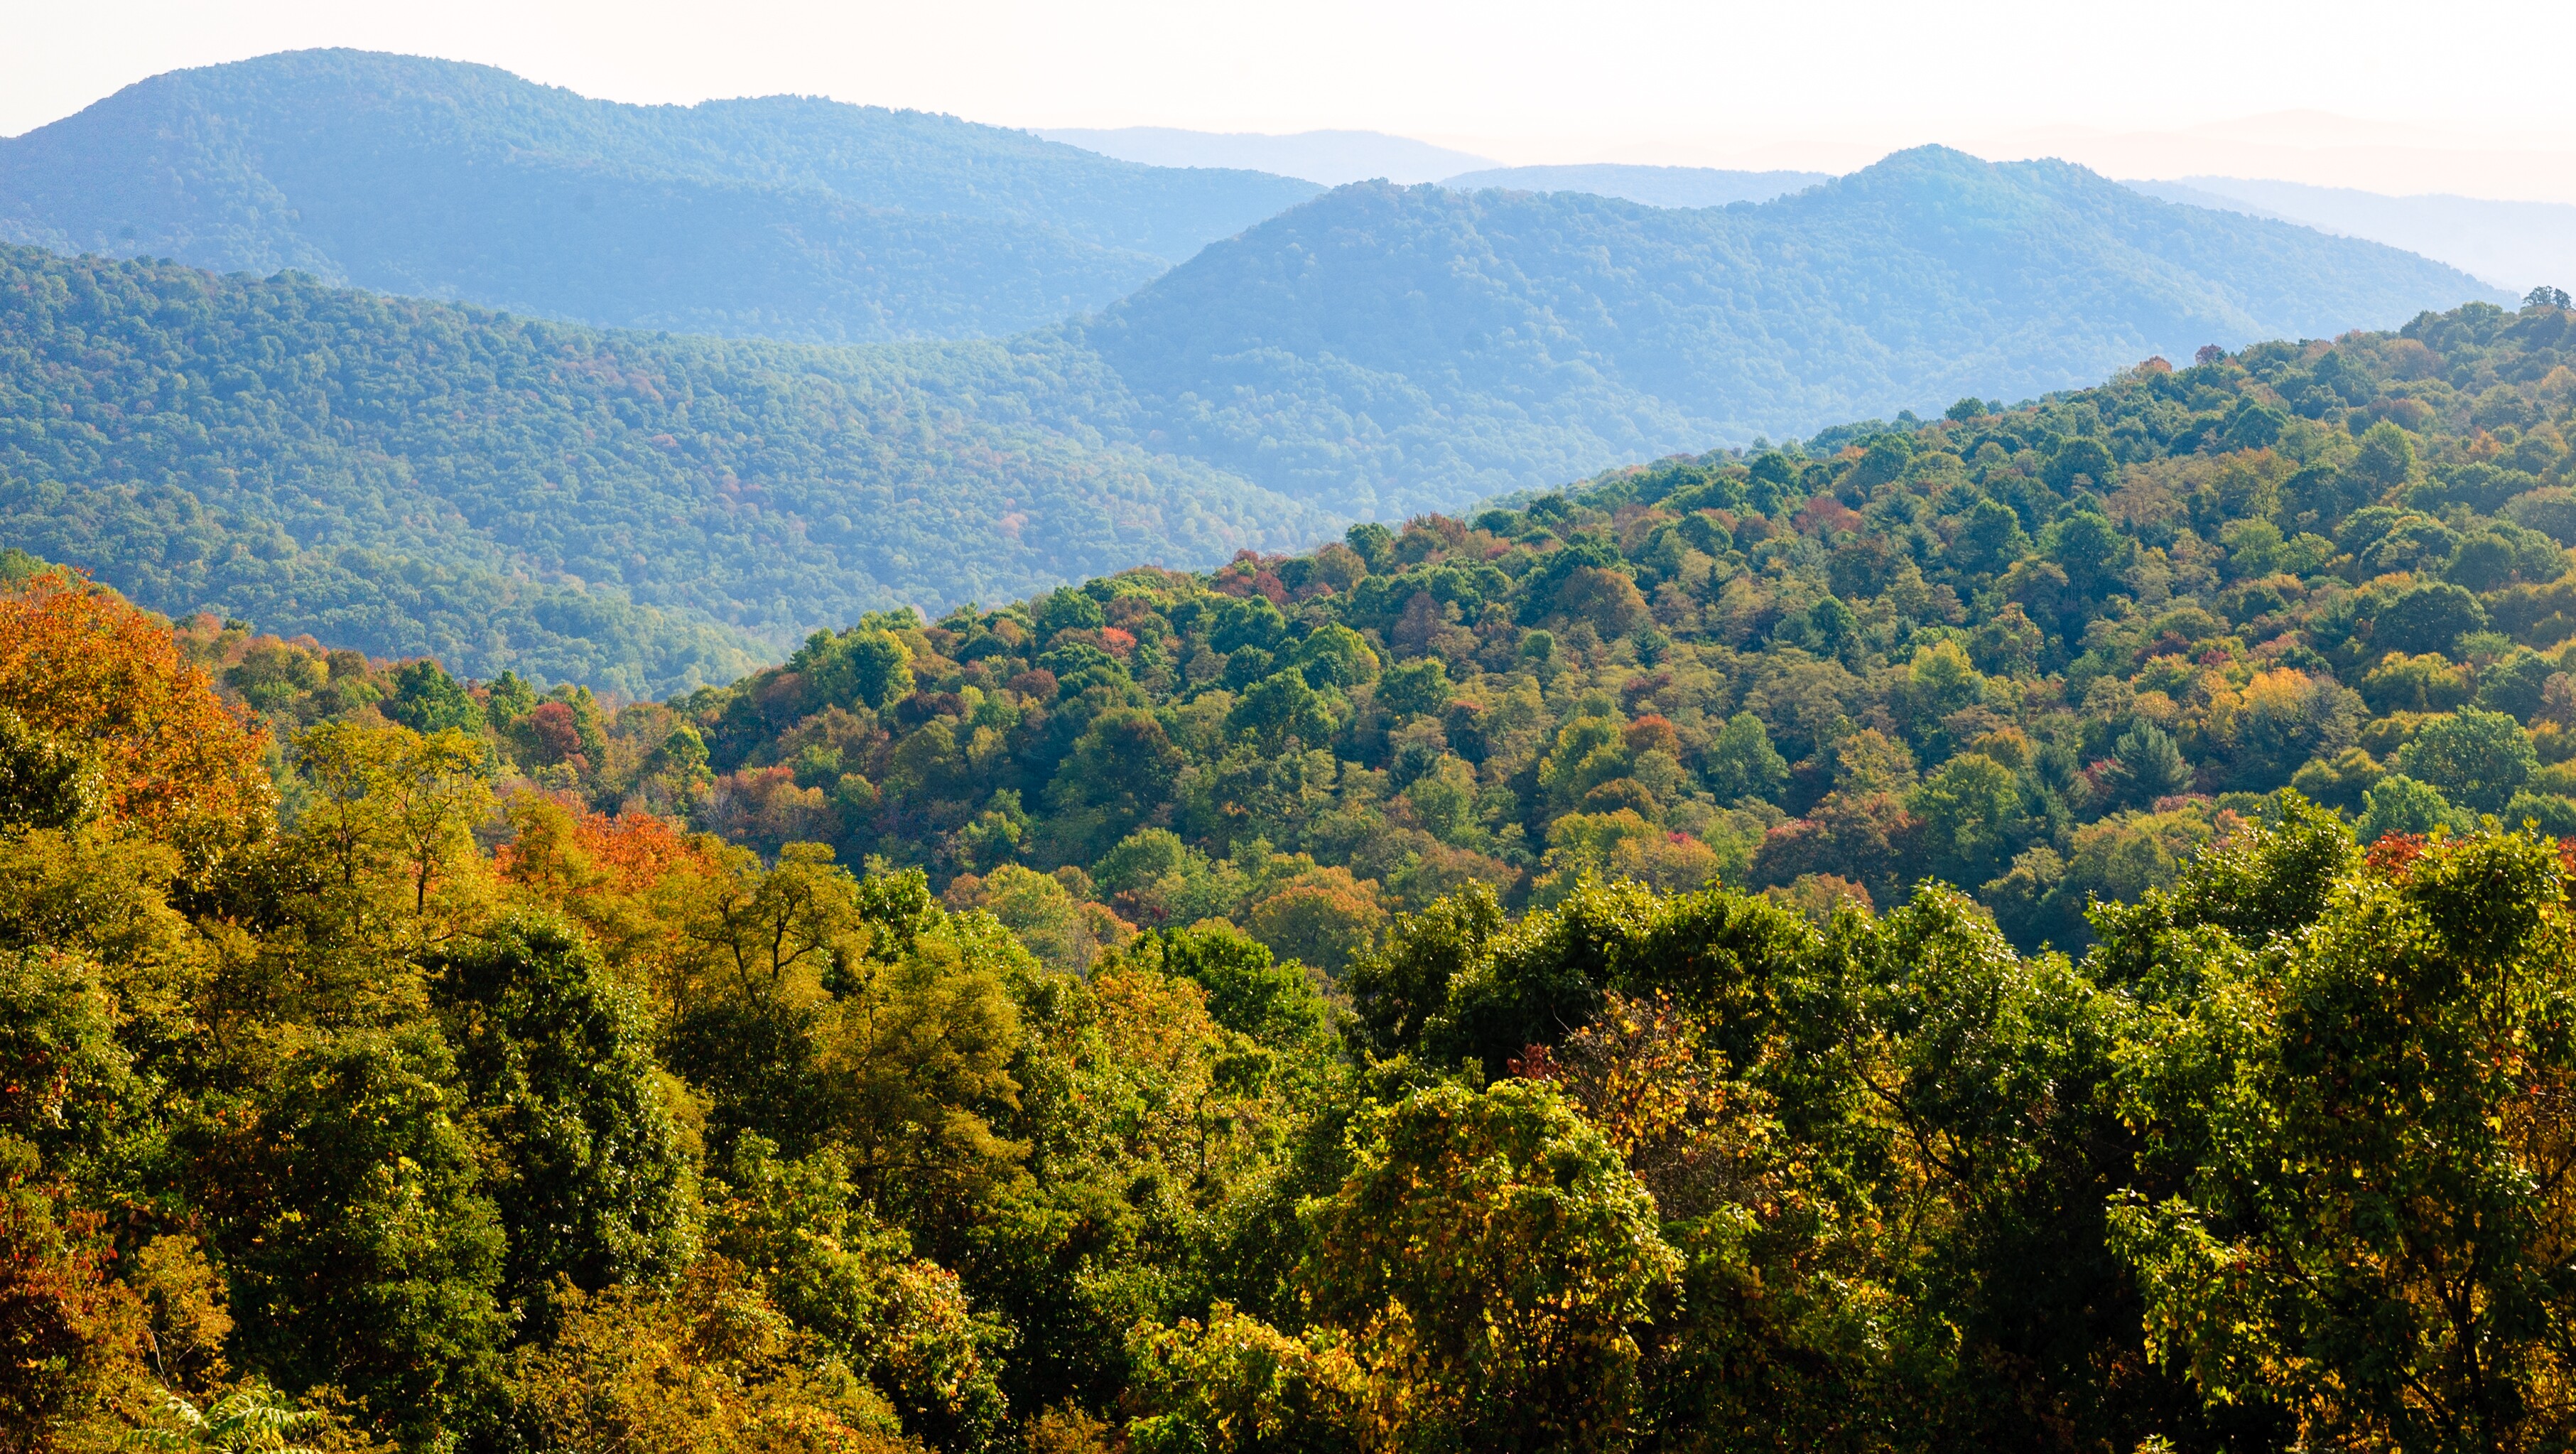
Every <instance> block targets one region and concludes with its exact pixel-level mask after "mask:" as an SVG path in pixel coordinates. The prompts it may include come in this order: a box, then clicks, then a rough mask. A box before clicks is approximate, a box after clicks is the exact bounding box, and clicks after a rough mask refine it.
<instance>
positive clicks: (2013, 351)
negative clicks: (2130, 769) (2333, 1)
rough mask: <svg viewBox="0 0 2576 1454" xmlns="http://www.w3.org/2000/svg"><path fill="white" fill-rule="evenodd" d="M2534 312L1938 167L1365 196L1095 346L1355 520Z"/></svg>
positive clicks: (1925, 157)
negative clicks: (1790, 181) (1897, 417)
mask: <svg viewBox="0 0 2576 1454" xmlns="http://www.w3.org/2000/svg"><path fill="white" fill-rule="evenodd" d="M2473 299H2484V300H2492V301H2510V299H2508V298H2507V297H2506V296H2505V295H2503V294H2501V293H2500V292H2498V291H2497V290H2496V289H2495V288H2493V287H2491V286H2489V285H2487V284H2484V283H2481V282H2479V281H2478V280H2477V279H2475V278H2473V277H2470V276H2469V275H2468V274H2466V273H2463V272H2460V271H2459V270H2457V269H2455V268H2450V267H2446V266H2443V265H2442V264H2439V263H2435V262H2431V261H2429V260H2427V259H2424V258H2421V257H2417V256H2414V255H2412V254H2409V253H2404V252H2399V251H2397V250H2396V249H2393V248H2389V247H2383V246H2381V245H2379V244H2377V243H2371V242H2363V241H2359V240H2356V239H2351V238H2342V237H2329V236H2326V235H2325V234H2323V233H2319V232H2315V231H2312V230H2310V229H2307V228H2304V227H2297V226H2292V225H2290V224H2287V223H2282V222H2276V221H2269V220H2265V219H2260V218H2254V217H2247V216H2243V215H2240V214H2236V213H2229V212H2214V211H2208V210H2204V209H2201V208H2196V207H2184V206H2177V205H2174V204H2171V203H2167V202H2161V201H2157V200H2155V199H2153V198H2149V197H2145V196H2142V195H2140V194H2139V193H2137V192H2133V191H2131V190H2129V189H2128V188H2126V187H2122V186H2120V185H2118V184H2117V183H2114V182H2111V181H2108V180H2106V179H2104V178H2102V177H2100V176H2098V175H2096V174H2094V173H2092V172H2089V171H2086V170H2084V169H2083V168H2081V167H2076V166H2070V165H2068V164H2066V163H2063V162H2017V163H2009V164H2003V165H1996V164H1991V163H1987V162H1982V161H1979V160H1977V159H1976V158H1974V157H1970V156H1967V155H1964V154H1962V153H1960V152H1956V151H1950V150H1947V149H1944V148H1939V147H1924V148H1919V149H1917V150H1913V151H1907V152H1899V153H1897V154H1896V155H1894V156H1891V157H1889V158H1887V159H1886V160H1884V161H1881V162H1879V163H1878V164H1877V165H1875V166H1872V167H1868V168H1866V169H1864V170H1862V171H1859V172H1855V173H1853V174H1852V175H1850V176H1847V177H1842V178H1839V179H1836V180H1832V181H1828V182H1825V183H1822V184H1820V185H1818V186H1815V187H1811V188H1809V189H1807V190H1804V191H1800V192H1797V193H1794V194H1792V195H1790V196H1786V197H1782V198H1779V199H1778V200H1775V201H1772V202H1767V203H1764V204H1761V205H1759V206H1752V207H1727V208H1720V209H1710V210H1699V211H1675V210H1668V209H1661V208H1654V207H1646V206H1640V205H1638V204H1636V203H1633V202H1626V201H1619V200H1615V199H1611V198H1605V197H1599V196H1590V195H1585V194H1582V193H1576V192H1538V193H1533V192H1504V191H1484V192H1472V193H1471V192H1459V191H1453V190H1447V189H1443V188H1439V187H1411V188H1399V187H1390V186H1384V185H1367V184H1362V185H1356V186H1350V187H1344V188H1341V189H1339V190H1337V191H1334V192H1331V193H1328V194H1326V195H1324V196H1322V197H1319V198H1317V199H1315V200H1314V201H1312V202H1309V203H1306V204H1305V205H1303V206H1301V207H1298V208H1296V209H1294V210H1292V211H1290V212H1288V213H1286V214H1284V215H1282V216H1280V217H1277V218H1274V219H1272V220H1271V221H1269V222H1266V223H1263V224H1262V225H1261V226H1259V227H1256V228H1254V229H1252V230H1251V231H1249V232H1247V233H1245V234H1243V235H1242V236H1241V237H1237V238H1233V239H1230V240H1228V241H1226V242H1222V243H1218V244H1216V245H1214V246H1211V247H1210V248H1208V249H1207V250H1206V251H1205V252H1203V253H1201V254H1199V256H1197V257H1196V258H1193V259H1192V260H1190V261H1189V262H1188V263H1186V264H1183V265H1182V266H1181V267H1179V268H1176V269H1174V270H1173V271H1172V272H1170V273H1168V274H1166V275H1164V276H1163V277H1161V278H1158V279H1156V280H1155V281H1154V282H1153V283H1151V284H1149V285H1148V286H1146V287H1145V288H1144V289H1143V290H1141V291H1140V292H1138V293H1137V294H1136V295H1135V296H1134V297H1132V298H1129V299H1127V300H1125V301H1124V302H1121V303H1119V304H1118V305H1117V306H1116V307H1113V308H1111V309H1109V310H1108V311H1107V312H1106V313H1104V314H1103V315H1102V316H1101V317H1100V318H1099V319H1097V320H1096V321H1093V322H1091V323H1088V324H1085V325H1082V326H1081V327H1080V328H1079V329H1078V330H1076V331H1077V332H1078V333H1079V335H1080V337H1081V338H1082V339H1083V340H1084V341H1085V342H1086V343H1087V344H1088V345H1089V346H1090V347H1091V348H1093V349H1095V350H1097V351H1098V352H1099V354H1100V355H1101V357H1102V358H1103V359H1104V360H1106V361H1107V363H1108V364H1109V366H1110V367H1111V368H1112V369H1114V370H1115V371H1116V373H1117V374H1118V376H1119V378H1120V379H1121V380H1123V381H1124V383H1125V385H1126V387H1127V389H1128V391H1129V392H1130V393H1131V394H1132V395H1133V396H1134V397H1135V400H1136V408H1137V412H1136V414H1135V415H1134V421H1135V426H1136V427H1138V428H1140V429H1142V430H1144V431H1147V432H1148V434H1149V435H1150V437H1152V438H1153V439H1155V440H1157V441H1158V447H1160V448H1163V449H1168V450H1172V451H1174V452H1178V453H1183V454H1188V455H1192V456H1195V457H1197V458H1199V459H1201V460H1204V461H1207V462H1208V463H1211V464H1215V465H1218V466H1220V467H1222V468H1225V469H1228V470H1232V471H1234V472H1236V473H1238V474H1241V475H1242V476H1244V477H1246V478H1248V479H1251V480H1254V481H1257V482H1258V483H1260V484H1262V485H1264V486H1266V487H1268V488H1270V489H1273V490H1276V491H1279V492H1280V493H1282V494H1285V495H1287V496H1289V497H1291V498H1293V499H1298V500H1302V501H1305V502H1308V503H1310V504H1315V505H1320V506H1323V507H1324V508H1327V509H1331V510H1334V511H1338V512H1341V513H1344V514H1349V515H1374V516H1382V517H1389V518H1392V517H1396V516H1400V515H1403V514H1405V513H1407V512H1409V511H1415V510H1423V509H1455V508H1458V507H1461V506H1463V505H1465V504H1466V503H1468V502H1470V501H1473V500H1475V499H1478V498H1481V497H1484V496H1487V495H1491V494H1495V493H1499V492H1502V491H1507V490H1516V489H1525V488H1530V487H1536V486H1545V485H1552V484H1555V483H1558V482H1560V481H1564V480H1568V479H1574V478H1579V477H1581V476H1583V475H1585V474H1587V473H1589V472H1591V471H1593V470H1596V469H1599V468H1602V467H1604V466H1606V465H1608V464H1610V463H1613V462H1616V461H1621V460H1629V459H1639V458H1651V457H1653V456H1657V455H1661V454H1666V453H1670V452H1674V451H1680V450H1704V449H1707V448H1710V447H1712V446H1715V445H1721V444H1743V443H1745V442H1747V441H1749V440H1751V439H1752V438H1754V437H1755V436H1756V435H1769V436H1771V437H1772V438H1775V439H1777V438H1787V437H1793V436H1803V435H1805V434H1808V433H1811V432H1813V431H1814V430H1816V429H1818V428H1820V427H1822V426H1823V425H1824V424H1826V423H1828V422H1831V421H1833V420H1838V419H1852V418H1868V417H1872V416H1877V417H1886V416H1888V415H1892V414H1894V413H1896V412H1897V411H1899V410H1902V409H1913V410H1917V411H1924V410H1937V409H1940V408H1942V407H1944V406H1946V405H1947V404H1949V403H1950V402H1951V401H1952V400H1954V399H1956V398H1959V397H1961V396H1963V395H1969V394H1974V395H1976V396H1978V397H1980V398H1989V397H1997V396H2001V397H2004V398H2020V397H2028V396H2031V395H2035V394H2039V393H2043V392H2047V391H2050V390H2054V389H2062V388H2068V387H2072V386H2075V385H2079V384H2085V383H2090V382H2098V381H2099V380H2101V379H2102V378H2104V377H2106V376H2107V375H2109V374H2111V373H2113V372H2115V371H2117V370H2119V369H2121V368H2124V367H2127V366H2129V365H2131V364H2134V363H2136V362H2138V361H2139V360H2141V359H2144V358H2146V357H2148V356H2149V355H2151V354H2164V355H2167V356H2169V357H2175V358H2181V359H2188V358H2189V357H2190V355H2191V353H2192V350H2194V349H2195V348H2197V347H2199V346H2200V345H2202V344H2206V343H2216V344H2220V345H2223V346H2227V347H2235V346H2238V345H2241V344H2244V343H2247V342H2251V341H2253V340H2256V339H2263V338H2274V337H2291V338H2297V337H2331V336H2333V335H2335V334H2339V333H2342V332H2344V331H2345V330H2347V329H2351V328H2359V327H2384V326H2392V325H2395V324H2398V323H2402V322H2404V321H2405V320H2406V319H2408V318H2410V317H2412V316H2413V315H2414V314H2416V313H2417V312H2419V311H2421V310H2423V309H2427V308H2450V307H2456V306H2457V305H2459V304H2460V303H2462V302H2466V301H2470V300H2473Z"/></svg>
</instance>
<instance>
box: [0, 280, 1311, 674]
mask: <svg viewBox="0 0 2576 1454" xmlns="http://www.w3.org/2000/svg"><path fill="white" fill-rule="evenodd" d="M1118 407H1120V405H1119V403H1118V400H1117V398H1116V394H1115V384H1114V381H1105V380H1103V379H1101V378H1100V377H1099V376H1098V373H1097V369H1096V366H1094V365H1093V364H1092V362H1091V361H1090V360H1088V359H1087V358H1085V357H1083V356H1081V355H1079V354H1072V353H1066V352H1063V351H1058V352H1057V353H1055V354H1053V355H1049V354H1044V353H1040V352H1038V351H1035V350H1024V351H1022V352H1019V353H1013V352H1011V351H1009V350H1006V349H1005V348H1003V347H1002V346H1001V345H998V344H954V345H915V346H904V347H892V348H885V349H878V350H847V349H840V350H835V349H815V348H804V347H798V346H794V345H787V344H772V343H740V342H733V343H729V342H722V341H716V340H708V339H670V338H655V337H650V336H645V335H639V334H631V333H630V334H617V333H602V332H598V331H595V330H590V329H585V328H579V327H576V326H572V325H567V324H552V323H542V322H534V321H529V320H524V319H511V318H507V317H503V316H498V315H495V314H492V313H488V312H485V311H482V310H479V309H473V308H466V307H459V306H454V305H448V304H438V303H422V302H414V301H407V300H400V299H385V298H380V297H376V296H374V295H371V294H366V293H360V292H355V291H351V290H347V289H336V288H330V287H326V286H324V285H322V284H319V283H316V282H314V281H312V280H311V279H309V278H302V277H298V276H295V275H292V274H290V275H287V276H285V277H282V278H278V279H272V280H268V281H264V282H263V281H257V280H252V279H246V278H215V277H211V276H209V275H207V274H204V273H202V272H196V271H193V270H189V269H183V268H178V267H175V266H164V265H153V264H139V263H113V262H106V261H102V260H98V259H84V260H65V259H60V258H55V257H51V256H48V255H46V254H43V253H38V252H35V251H32V250H21V249H7V250H0V533H5V534H6V536H7V537H8V538H9V540H10V541H11V542H12V543H17V544H22V545H24V546H26V547H27V548H29V549H32V550H35V551H36V552H37V553H38V554H41V555H44V556H45V557H47V558H48V559H54V560H60V561H63V562H65V563H68V564H73V565H79V566H83V567H86V568H89V569H92V570H94V571H96V572H97V573H98V574H99V575H100V576H101V577H102V578H103V579H106V580H107V581H109V582H110V583H112V584H114V585H116V586H118V587H119V588H120V589H123V590H126V591H127V592H129V593H130V594H132V595H134V596H135V597H136V598H137V599H138V600H141V601H143V602H144V603H145V604H147V605H151V606H153V607H155V608H156V609H160V610H164V611H171V612H182V611H190V610H195V609H198V608H200V607H211V608H213V609H217V610H219V611H224V612H228V613H231V614H237V615H243V616H250V617H255V618H256V619H258V620H259V621H260V622H261V623H262V624H263V625H266V626H268V627H269V628H270V629H274V630H283V631H290V632H292V631H313V632H315V633H316V634H318V635H323V636H326V637H328V638H329V639H332V640H334V641H338V642H342V643H345V644H348V645H353V646H358V647H362V648H364V649H366V650H369V651H372V652H376V653H378V654H397V653H410V652H419V651H429V650H435V651H438V652H439V653H440V654H441V655H443V656H447V657H448V658H449V659H451V660H452V661H454V662H455V663H456V664H457V665H458V666H459V667H460V668H461V669H464V670H469V671H475V672H478V673H479V672H490V671H495V670H498V669H500V668H501V667H503V666H514V667H516V669H518V670H520V671H521V672H523V673H526V672H531V671H533V672H535V673H537V674H539V675H541V676H547V677H553V678H566V677H569V678H574V679H580V680H589V681H597V682H600V683H602V684H607V685H618V686H620V687H622V688H624V689H625V690H629V691H644V690H652V691H657V692H658V691H664V690H670V689H673V688H674V687H675V686H680V685H687V684H690V683H691V682H694V681H703V680H716V679H721V678H722V677H723V676H725V675H727V674H730V672H732V671H738V670H740V669H741V666H742V664H743V663H744V662H745V661H747V660H748V659H749V658H747V657H744V656H743V655H741V653H743V652H745V651H751V652H755V653H757V654H758V655H762V656H767V655H769V654H770V653H772V652H779V651H783V649H784V648H785V647H786V646H788V645H789V644H792V643H793V642H794V641H796V640H798V639H801V638H802V636H803V635H804V634H805V633H806V632H807V631H809V630H811V629H813V628H814V627H816V626H820V625H824V624H830V623H838V622H841V621H845V620H848V619H850V618H852V617H854V616H856V615H857V614H858V613H860V612H862V611H866V610H871V609H879V608H883V607H889V606H894V605H897V604H914V605H919V606H922V607H924V608H928V609H932V610H934V611H935V610H937V609H941V608H944V607H945V606H947V605H950V604H954V603H957V602H962V601H967V600H976V599H981V600H1000V599H1009V598H1013V597H1017V596H1021V595H1025V594H1027V593H1028V592H1029V591H1031V590H1034V589H1039V588H1042V587H1044V586H1046V585H1049V584H1052V583H1054V582H1056V581H1059V580H1063V579H1068V578H1077V577H1080V576H1084V575H1090V574H1097V573H1101V572H1105V571H1110V570H1115V569H1119V568H1122V567H1125V566H1128V565H1132V564H1135V563H1137V562H1140V561H1157V560H1162V561H1170V562H1172V563H1175V564H1183V563H1193V562H1196V563H1206V562H1213V561H1217V560H1222V559H1224V558H1225V557H1227V556H1228V555H1230V554H1232V553H1233V552H1234V551H1235V550H1237V549H1241V548H1246V547H1262V548H1271V549H1277V548H1284V547H1287V546H1289V545H1292V544H1295V543H1298V542H1300V541H1303V540H1307V539H1311V538H1313V537H1314V535H1315V533H1316V532H1318V531H1320V530H1322V529H1323V528H1325V526H1326V525H1327V524H1329V522H1328V521H1326V520H1325V519H1323V518H1322V517H1320V516H1318V515H1316V514H1315V513H1314V512H1312V511H1308V510H1304V509H1301V508H1299V507H1297V506H1295V505H1292V504H1290V503H1289V502H1287V501H1285V500H1283V499H1280V498H1279V497H1277V496H1275V495H1272V494H1269V493H1268V492H1265V491H1262V490H1260V489H1257V488H1254V487H1252V486H1250V485H1247V484H1245V483H1244V482H1242V481H1241V480H1239V479H1233V478H1230V477H1227V476H1225V475H1223V474H1221V473H1220V472H1218V471H1215V470H1212V469H1209V468H1207V467H1205V466H1203V465H1199V464H1197V463H1195V462H1192V461H1187V460H1180V459H1173V458H1170V457H1157V456H1152V455H1149V454H1147V453H1145V452H1143V451H1142V450H1140V449H1138V448H1136V447H1134V446H1133V445H1129V444H1122V443H1117V442H1114V441H1112V440H1109V439H1107V438H1104V437H1103V436H1102V435H1101V434H1099V433H1098V432H1096V431H1091V430H1088V429H1085V428H1083V427H1081V426H1079V425H1078V424H1073V423H1069V422H1065V421H1074V420H1078V419H1081V418H1084V417H1088V416H1093V415H1107V414H1113V413H1115V412H1116V409H1117V408H1118ZM583 612H590V613H592V615H593V616H594V617H597V618H598V620H599V622H606V621H607V618H608V617H615V618H616V622H617V623H623V624H615V623H610V624H597V623H594V625H584V624H582V621H583V620H584V619H588V618H582V616H581V613H583ZM601 613H605V614H604V615H602V614H601ZM557 638H562V639H557ZM579 642H588V643H590V644H589V646H588V647H583V646H580V645H579V644H578V643H579ZM727 653H732V655H727Z"/></svg>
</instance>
